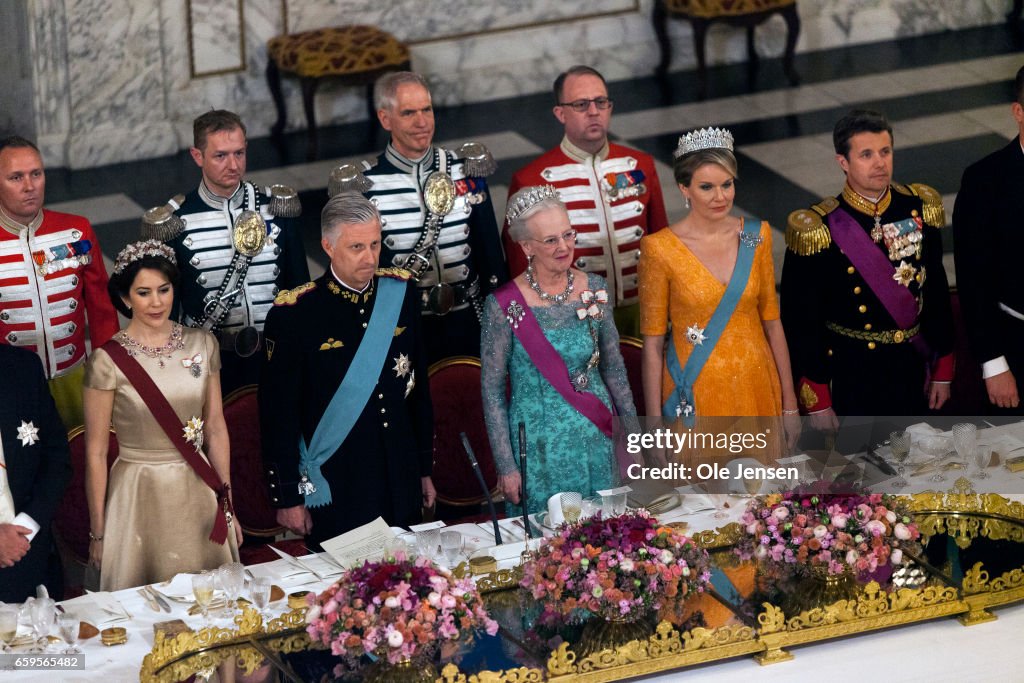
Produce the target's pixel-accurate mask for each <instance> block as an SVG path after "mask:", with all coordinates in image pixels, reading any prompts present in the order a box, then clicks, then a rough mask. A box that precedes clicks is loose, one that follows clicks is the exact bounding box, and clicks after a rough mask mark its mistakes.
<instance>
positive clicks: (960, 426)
mask: <svg viewBox="0 0 1024 683" xmlns="http://www.w3.org/2000/svg"><path fill="white" fill-rule="evenodd" d="M953 448H955V449H956V454H957V457H959V458H960V460H961V462H963V463H964V464H967V463H969V462H972V461H973V460H974V452H975V450H977V448H978V426H977V425H974V424H971V423H970V422H959V423H957V424H955V425H953Z"/></svg>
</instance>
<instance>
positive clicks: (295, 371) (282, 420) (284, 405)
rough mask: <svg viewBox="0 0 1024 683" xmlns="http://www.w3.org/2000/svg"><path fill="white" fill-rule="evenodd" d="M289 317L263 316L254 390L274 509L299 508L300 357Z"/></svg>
mask: <svg viewBox="0 0 1024 683" xmlns="http://www.w3.org/2000/svg"><path fill="white" fill-rule="evenodd" d="M292 312H293V309H291V307H288V306H275V307H274V308H272V309H270V313H269V314H268V315H267V321H266V325H265V328H264V331H265V333H266V341H267V346H266V352H267V362H266V363H264V364H263V370H262V374H261V376H260V388H259V406H260V425H261V429H262V435H261V440H262V443H263V465H264V468H265V471H266V475H267V483H268V485H269V486H270V502H271V505H273V506H274V507H277V508H285V507H294V506H296V505H301V504H302V502H303V497H302V496H301V495H300V494H299V490H298V481H299V437H300V436H301V435H302V423H301V419H300V407H299V406H300V402H301V393H302V380H301V378H302V377H303V376H304V374H303V372H302V363H303V356H302V353H301V352H300V350H299V348H298V339H297V337H296V333H297V331H296V329H295V327H294V322H293V320H292V319H293V317H294V316H293V315H291V314H292Z"/></svg>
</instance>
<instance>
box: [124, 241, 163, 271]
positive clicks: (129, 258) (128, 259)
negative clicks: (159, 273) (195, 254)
mask: <svg viewBox="0 0 1024 683" xmlns="http://www.w3.org/2000/svg"><path fill="white" fill-rule="evenodd" d="M147 256H162V257H163V258H165V259H167V260H168V261H170V262H171V263H173V264H174V265H178V260H177V259H176V258H174V250H173V249H171V248H170V247H169V246H167V245H166V244H164V243H163V242H161V241H159V240H145V241H142V242H132V243H131V244H129V245H128V246H127V247H125V248H124V249H122V250H121V251H120V252H119V253H118V255H117V258H116V259H114V273H115V274H118V273H120V272H121V271H123V270H124V269H125V268H127V267H128V266H129V265H131V264H132V263H134V262H135V261H138V260H139V259H141V258H145V257H147Z"/></svg>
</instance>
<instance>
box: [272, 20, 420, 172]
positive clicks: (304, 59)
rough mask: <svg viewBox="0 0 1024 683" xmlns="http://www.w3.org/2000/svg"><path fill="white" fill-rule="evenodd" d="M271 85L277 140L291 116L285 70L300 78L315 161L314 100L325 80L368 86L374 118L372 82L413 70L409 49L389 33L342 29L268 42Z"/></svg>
mask: <svg viewBox="0 0 1024 683" xmlns="http://www.w3.org/2000/svg"><path fill="white" fill-rule="evenodd" d="M267 52H268V55H269V59H268V60H267V84H268V85H269V86H270V94H271V95H272V96H273V98H274V104H275V105H276V106H277V123H275V124H274V126H273V127H272V128H271V130H270V132H271V134H272V135H273V136H275V137H279V136H280V135H281V133H283V132H284V127H285V123H286V122H287V119H288V114H287V111H286V109H285V103H284V96H283V95H282V93H281V72H282V71H283V72H285V73H290V74H294V75H296V76H298V78H299V82H300V83H301V85H302V105H303V107H304V109H305V110H306V124H307V126H308V137H307V141H308V146H307V155H308V156H309V158H310V159H313V158H315V156H316V150H317V142H316V111H315V109H314V107H313V97H314V95H315V94H316V89H317V87H318V86H319V85H320V81H321V80H322V79H324V78H333V79H337V80H338V81H340V82H341V83H342V84H344V85H365V86H366V87H367V91H366V99H367V111H368V112H369V116H370V120H371V121H372V120H373V119H374V118H375V116H376V115H375V111H374V108H373V84H374V82H375V81H376V80H377V78H379V77H380V76H381V75H382V74H384V73H385V72H388V71H395V70H402V69H408V68H409V48H408V47H406V46H405V45H404V44H402V43H400V42H399V41H398V40H397V39H396V38H395V37H394V36H392V35H391V34H390V33H386V32H384V31H381V30H380V29H379V28H375V27H373V26H338V27H335V28H321V29H316V30H315V31H304V32H302V33H292V34H288V35H283V36H277V37H275V38H271V39H270V41H269V42H268V43H267Z"/></svg>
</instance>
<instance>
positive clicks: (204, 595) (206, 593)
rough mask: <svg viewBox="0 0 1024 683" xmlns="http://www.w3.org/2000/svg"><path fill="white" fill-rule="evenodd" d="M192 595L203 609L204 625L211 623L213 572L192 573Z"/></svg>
mask: <svg viewBox="0 0 1024 683" xmlns="http://www.w3.org/2000/svg"><path fill="white" fill-rule="evenodd" d="M192 595H194V596H195V598H196V604H197V605H199V609H201V610H202V611H203V626H204V627H207V626H209V625H210V603H211V602H213V572H200V573H199V574H193V575H192Z"/></svg>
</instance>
